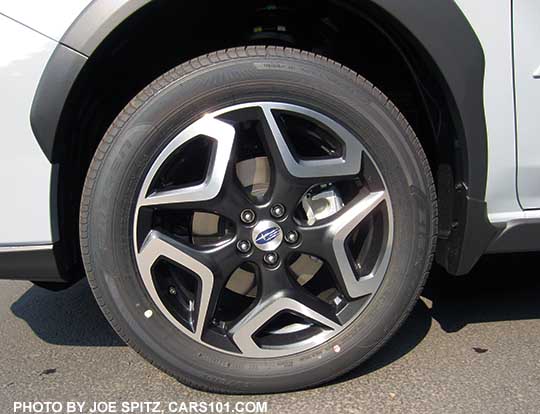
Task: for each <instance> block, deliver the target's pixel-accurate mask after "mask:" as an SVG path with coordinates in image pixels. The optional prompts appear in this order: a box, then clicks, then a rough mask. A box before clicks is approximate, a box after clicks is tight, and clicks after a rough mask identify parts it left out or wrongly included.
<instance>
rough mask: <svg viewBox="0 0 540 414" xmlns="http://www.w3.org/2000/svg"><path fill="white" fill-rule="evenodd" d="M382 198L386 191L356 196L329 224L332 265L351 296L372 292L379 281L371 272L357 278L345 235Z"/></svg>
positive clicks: (369, 212) (376, 205)
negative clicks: (331, 237)
mask: <svg viewBox="0 0 540 414" xmlns="http://www.w3.org/2000/svg"><path fill="white" fill-rule="evenodd" d="M384 200H386V193H385V192H384V191H378V192H373V193H370V194H368V195H367V196H365V197H358V200H354V201H353V202H351V206H350V207H349V208H347V209H346V210H345V211H344V212H343V214H341V215H340V216H339V217H338V218H337V219H336V220H334V221H333V222H332V224H331V226H330V232H331V233H332V234H333V235H334V237H333V239H332V251H333V253H334V259H335V261H333V262H334V263H333V266H332V267H333V268H334V270H337V271H338V274H339V277H340V279H341V280H342V281H343V285H344V287H345V290H346V293H347V294H348V295H349V296H350V297H351V298H358V297H361V296H364V295H367V294H370V293H373V292H374V290H375V289H376V288H377V286H378V285H379V282H380V281H379V280H377V278H375V277H374V275H373V274H371V275H367V276H364V277H362V278H360V279H358V278H357V276H356V272H355V270H354V269H353V266H352V265H351V261H350V260H349V256H348V254H347V248H346V245H345V244H346V240H347V237H348V236H349V234H351V232H352V231H353V230H354V229H355V228H356V227H357V226H358V225H359V224H360V223H361V222H362V221H363V220H364V219H366V218H367V217H368V216H369V215H370V214H371V213H372V212H373V211H374V210H375V209H376V208H377V207H378V206H379V205H380V204H381V203H382V202H383V201H384Z"/></svg>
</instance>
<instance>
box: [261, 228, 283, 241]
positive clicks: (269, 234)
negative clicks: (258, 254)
mask: <svg viewBox="0 0 540 414" xmlns="http://www.w3.org/2000/svg"><path fill="white" fill-rule="evenodd" d="M280 233H281V229H280V228H279V227H270V228H269V229H266V230H264V231H261V232H260V233H259V234H258V235H257V238H256V239H255V243H257V244H266V243H270V242H271V241H272V240H274V239H275V238H276V237H278V236H279V234H280Z"/></svg>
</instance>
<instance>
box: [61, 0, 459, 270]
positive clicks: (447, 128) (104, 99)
mask: <svg viewBox="0 0 540 414" xmlns="http://www.w3.org/2000/svg"><path fill="white" fill-rule="evenodd" d="M364 3H366V4H367V2H364ZM364 3H362V4H364ZM362 4H361V5H359V6H355V8H352V7H349V6H348V5H347V4H345V2H335V1H323V0H321V1H309V0H299V1H290V0H289V1H287V0H285V1H255V2H246V3H245V4H240V3H238V4H236V3H231V2H211V1H209V0H201V1H198V2H177V1H165V0H163V1H159V0H158V1H154V2H151V3H149V4H148V5H146V6H144V7H143V8H141V9H140V10H139V11H138V12H136V13H135V14H133V15H132V16H130V17H129V18H128V19H126V20H125V21H124V22H123V23H122V24H121V25H120V26H119V27H118V28H117V29H115V31H114V32H112V33H111V35H109V36H108V37H107V38H106V39H105V41H104V42H103V43H102V44H101V45H100V46H99V48H98V49H97V50H96V51H95V52H94V53H93V54H92V56H90V57H89V59H88V61H87V64H86V65H85V67H84V68H83V70H82V72H81V74H80V75H79V77H78V78H77V81H76V83H75V84H74V86H73V88H72V90H71V92H70V95H69V97H68V100H67V102H66V105H65V107H64V108H65V109H64V111H63V113H62V116H61V119H60V124H59V128H58V131H57V135H56V141H55V147H54V151H55V153H56V159H58V161H59V162H58V168H59V170H58V175H57V176H58V193H57V197H58V199H57V201H56V202H57V206H58V218H59V226H58V227H59V239H60V242H59V246H58V251H59V252H60V255H61V258H62V260H61V261H62V266H61V267H62V269H63V271H64V272H70V273H71V274H72V275H73V277H74V278H77V277H81V275H83V274H84V273H83V271H82V265H81V258H80V250H79V244H78V208H74V206H79V204H80V198H81V192H82V187H83V183H84V178H85V176H86V171H87V169H88V166H89V164H90V161H91V159H92V156H93V154H94V152H95V149H96V147H97V145H98V143H99V141H100V140H101V138H102V136H103V135H104V133H105V131H106V130H107V128H108V127H109V125H110V124H111V123H112V121H113V120H114V118H115V117H116V115H117V114H118V113H119V112H120V111H121V110H122V108H123V107H124V106H125V105H126V104H127V103H128V102H129V101H130V100H131V99H132V98H133V97H134V96H135V95H136V94H137V93H138V92H139V91H140V90H141V89H143V88H144V87H145V86H146V85H147V84H148V83H150V82H151V81H152V80H153V79H155V78H156V77H158V76H159V75H161V74H162V73H164V72H165V71H167V70H168V69H170V68H173V67H174V66H176V65H178V64H180V63H182V62H184V61H186V60H189V59H191V58H194V57H197V56H199V55H202V54H205V53H207V52H211V51H215V50H219V49H224V48H228V47H234V46H239V45H250V44H264V45H280V46H291V47H296V48H299V49H304V50H309V51H313V52H315V53H319V54H322V55H324V56H327V57H329V58H331V59H333V60H335V61H337V62H340V63H342V64H344V65H346V66H348V67H350V68H351V69H353V70H354V71H356V72H358V73H359V74H361V75H362V76H364V77H365V78H367V79H368V80H369V81H370V82H372V83H373V84H374V85H375V86H377V87H378V88H379V89H381V90H382V91H383V92H384V93H385V94H386V95H387V96H388V97H389V98H390V99H391V100H392V101H393V102H394V104H395V105H396V106H397V107H398V108H399V110H400V111H401V112H402V113H403V114H404V115H405V117H406V118H407V120H408V121H409V123H410V124H411V126H412V127H413V129H414V130H415V132H416V134H417V135H418V137H419V139H420V141H421V142H422V145H423V147H424V149H425V151H426V153H427V155H428V159H429V162H430V164H431V168H432V171H433V173H434V174H435V175H437V176H438V177H439V179H438V180H437V181H438V183H439V184H438V187H439V188H438V195H439V200H440V201H439V202H440V219H441V220H440V226H439V232H440V235H441V236H442V237H445V236H446V235H447V233H448V234H449V233H450V229H451V224H452V220H453V219H452V218H453V205H454V200H453V194H454V183H459V182H461V181H462V180H464V178H465V177H466V171H464V168H465V167H464V165H466V164H465V158H464V157H465V154H464V150H463V146H460V145H459V143H458V142H457V140H456V138H455V137H456V136H457V135H458V134H457V132H456V129H457V128H458V127H456V125H455V124H454V122H453V119H455V118H454V117H453V116H452V110H451V107H450V105H449V104H448V100H447V99H446V98H445V90H444V86H443V84H442V83H441V81H440V79H439V73H438V70H437V68H435V67H434V65H433V64H432V62H430V60H429V59H428V58H427V57H426V56H425V55H424V54H423V52H422V49H421V47H419V46H418V45H416V44H415V43H414V42H413V41H410V40H409V39H408V37H407V36H406V34H404V33H402V32H401V29H400V26H399V24H398V23H397V22H395V21H393V20H392V19H391V18H390V17H389V16H388V15H386V14H385V13H384V12H383V11H382V10H381V9H378V8H377V7H374V6H372V5H365V4H364V5H362Z"/></svg>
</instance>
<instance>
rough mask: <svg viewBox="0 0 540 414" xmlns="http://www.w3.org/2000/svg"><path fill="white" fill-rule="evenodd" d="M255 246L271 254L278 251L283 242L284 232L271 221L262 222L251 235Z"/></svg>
mask: <svg viewBox="0 0 540 414" xmlns="http://www.w3.org/2000/svg"><path fill="white" fill-rule="evenodd" d="M251 238H252V240H253V244H254V245H255V247H257V248H258V249H259V250H262V251H264V252H270V251H274V250H276V249H277V248H278V247H279V246H280V245H281V242H282V241H283V230H282V229H281V227H280V226H279V225H278V224H277V223H275V222H273V221H270V220H262V221H260V222H259V223H257V225H256V226H255V227H254V229H253V232H252V233H251Z"/></svg>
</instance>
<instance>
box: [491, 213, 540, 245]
mask: <svg viewBox="0 0 540 414" xmlns="http://www.w3.org/2000/svg"><path fill="white" fill-rule="evenodd" d="M537 251H540V219H534V220H532V219H526V220H525V219H523V220H512V221H510V222H508V223H506V226H504V228H502V229H500V231H499V233H498V234H497V237H495V239H493V241H492V242H491V244H490V245H489V248H488V251H487V252H488V253H517V252H537Z"/></svg>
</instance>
